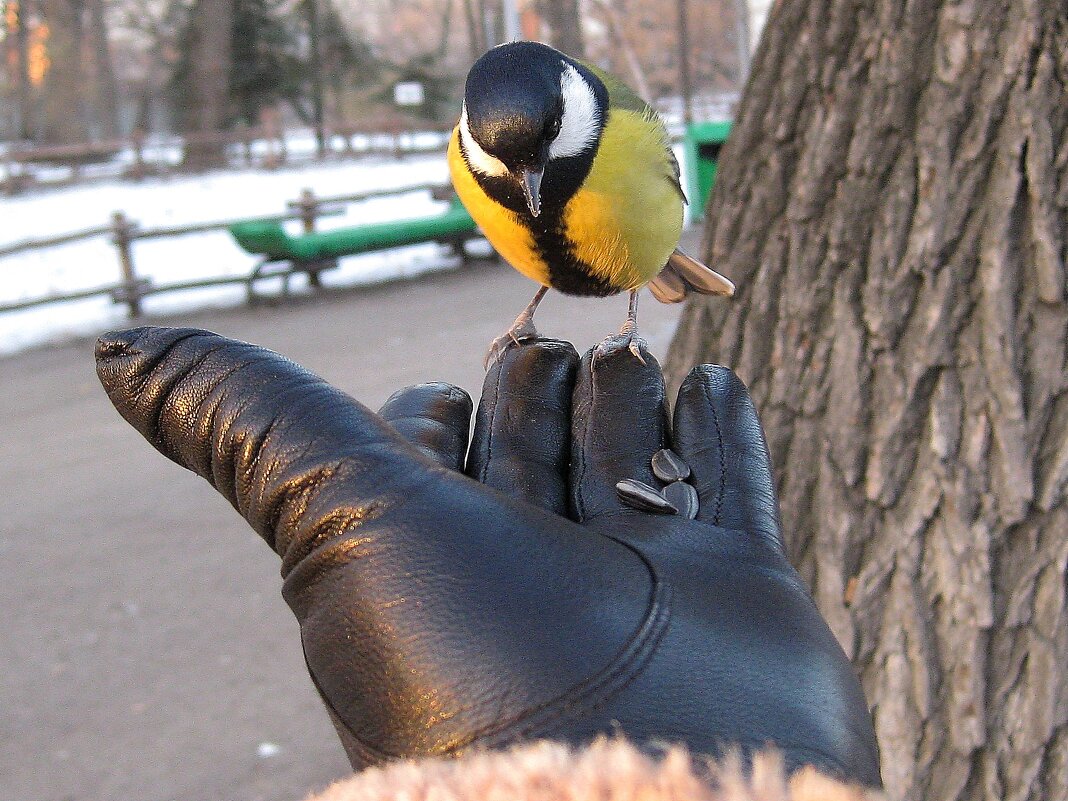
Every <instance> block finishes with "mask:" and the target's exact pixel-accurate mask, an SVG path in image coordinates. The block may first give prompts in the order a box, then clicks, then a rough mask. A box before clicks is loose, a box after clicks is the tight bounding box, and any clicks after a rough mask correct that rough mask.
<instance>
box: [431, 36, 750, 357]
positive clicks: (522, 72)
mask: <svg viewBox="0 0 1068 801" xmlns="http://www.w3.org/2000/svg"><path fill="white" fill-rule="evenodd" d="M447 161H448V165H449V172H450V176H451V178H452V183H453V187H454V188H455V190H456V194H457V195H458V197H459V198H460V201H461V202H462V203H463V204H464V206H465V207H466V208H467V210H468V212H469V213H470V214H471V217H472V218H473V219H474V221H475V222H476V223H477V224H478V226H479V228H480V229H481V231H482V233H483V235H484V236H485V237H486V239H488V240H489V242H490V244H491V245H492V246H493V247H494V249H495V250H496V251H497V252H498V254H499V255H500V256H501V257H502V258H503V259H504V260H505V261H506V262H508V263H509V264H510V265H511V266H512V267H514V268H515V269H516V270H517V271H518V272H520V273H521V274H523V275H525V276H526V277H527V278H530V279H532V280H534V281H536V282H537V283H539V284H541V288H540V289H538V291H537V293H536V294H535V296H534V299H533V300H532V301H531V302H530V304H529V305H528V306H527V307H526V308H525V309H524V310H523V311H522V312H521V313H520V315H519V316H518V317H517V318H516V320H515V322H514V323H513V324H512V326H511V328H509V329H508V331H506V332H505V333H504V334H503V335H502V336H500V337H498V338H497V339H495V340H494V341H493V343H492V344H491V346H490V349H489V353H488V354H487V356H486V366H487V367H488V366H489V365H490V364H491V363H492V362H493V361H496V360H497V359H499V358H500V357H501V355H502V354H503V353H504V351H505V350H506V349H507V348H508V347H510V346H511V345H512V344H513V343H514V344H518V343H519V342H520V341H521V340H523V339H527V338H531V337H536V336H537V335H538V332H537V329H536V327H535V326H534V312H535V310H536V309H537V307H538V304H539V303H540V302H541V300H542V298H544V297H545V294H546V292H547V291H548V289H549V288H552V289H555V290H557V291H559V292H562V293H564V294H567V295H585V296H595V297H605V296H608V295H615V294H618V293H621V292H629V293H630V304H629V308H628V313H627V319H626V322H625V323H624V324H623V326H622V328H620V330H619V334H618V335H616V336H611V337H609V338H608V339H606V340H605V341H604V342H602V343H601V344H600V345H599V346H598V349H597V350H598V352H599V353H601V354H607V353H610V352H614V351H615V350H618V349H621V348H627V349H629V350H630V351H631V352H632V353H633V354H634V355H635V356H637V357H638V358H639V359H640V360H642V361H643V362H644V359H643V358H642V355H641V345H642V341H641V339H640V337H639V336H638V329H637V308H638V307H637V304H638V290H639V289H641V288H642V287H643V286H646V285H648V286H649V289H650V290H651V292H652V294H653V296H654V297H656V299H657V300H659V301H661V302H663V303H679V302H681V301H682V300H684V299H685V298H686V296H687V294H689V293H690V292H698V293H701V294H709V295H724V296H730V295H732V294H734V289H735V288H734V284H733V283H731V281H730V280H729V279H727V278H726V277H724V276H722V275H720V274H719V273H717V272H716V271H715V270H712V269H711V268H709V267H706V266H705V265H704V264H702V263H701V262H699V261H697V260H696V259H694V258H692V257H690V256H688V255H686V254H685V253H683V252H682V251H681V250H679V249H678V243H679V237H680V236H681V234H682V225H683V205H684V204H685V202H686V195H685V193H684V192H683V189H682V184H681V182H680V177H679V165H678V161H677V160H676V159H675V156H674V154H673V153H672V151H671V142H670V137H669V135H668V131H667V128H666V127H665V125H664V122H663V121H662V120H661V118H660V116H659V115H658V114H657V113H656V112H655V111H654V110H653V108H652V107H651V106H650V105H649V104H648V103H647V102H645V101H644V100H642V99H641V98H640V97H639V96H638V95H637V94H636V93H635V92H634V91H633V90H631V89H630V88H629V87H628V86H627V85H626V84H625V83H623V81H621V80H619V79H618V78H616V77H614V76H612V75H611V74H609V73H607V72H605V71H603V70H601V69H599V68H598V67H595V66H593V65H591V64H587V63H584V62H582V61H580V60H578V59H574V58H571V57H570V56H568V55H565V54H564V53H562V52H560V51H559V50H556V49H554V48H552V47H549V46H548V45H545V44H542V43H540V42H534V41H525V40H524V41H513V42H507V43H505V44H501V45H497V46H496V47H494V48H492V49H490V50H489V51H487V52H486V53H484V54H483V55H482V56H481V57H480V58H479V59H478V60H477V61H475V63H474V65H473V66H472V67H471V69H470V71H469V72H468V75H467V80H466V83H465V86H464V97H463V103H462V105H461V109H460V117H459V121H458V123H457V124H456V126H455V128H454V129H453V131H452V134H451V136H450V139H449V145H448V155H447Z"/></svg>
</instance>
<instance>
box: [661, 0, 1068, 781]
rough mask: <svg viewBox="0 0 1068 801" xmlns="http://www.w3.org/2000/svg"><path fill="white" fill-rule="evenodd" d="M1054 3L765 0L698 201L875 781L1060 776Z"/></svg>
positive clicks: (1059, 200) (718, 326) (1066, 48)
mask: <svg viewBox="0 0 1068 801" xmlns="http://www.w3.org/2000/svg"><path fill="white" fill-rule="evenodd" d="M1066 84H1068V7H1066V6H1065V5H1064V4H1063V3H1050V2H1043V0H956V1H955V2H950V0H834V2H826V1H825V0H784V1H783V2H780V3H778V4H777V5H776V7H775V8H774V10H773V11H772V14H771V18H770V20H769V24H768V27H767V29H766V30H765V33H764V36H763V40H762V42H761V45H760V48H759V49H758V52H757V54H756V58H755V61H754V63H753V72H752V76H751V78H750V83H749V85H748V89H747V91H746V94H745V97H744V99H743V101H742V104H741V108H740V110H739V113H738V118H737V121H736V124H735V128H734V131H733V133H732V134H731V138H730V141H729V142H728V143H727V145H726V147H725V149H724V151H723V153H722V159H721V166H720V171H719V175H718V177H717V184H716V189H715V192H714V195H713V197H712V199H711V203H710V206H709V220H708V228H707V236H708V240H707V242H708V244H707V248H706V252H707V255H708V257H709V263H710V264H714V265H715V266H716V268H717V269H719V270H722V271H723V272H725V273H726V274H727V275H729V276H731V278H733V279H734V280H735V281H737V282H738V284H739V287H740V291H739V297H738V299H737V301H736V302H734V303H733V304H723V303H721V302H717V301H700V300H699V301H697V302H695V303H692V304H691V305H690V306H689V307H688V308H687V309H686V312H685V314H684V318H683V321H682V325H681V327H680V330H679V333H678V335H677V337H676V340H675V343H674V347H673V350H672V353H671V355H670V359H669V366H670V369H671V371H672V374H673V376H674V378H675V380H676V381H677V380H678V379H679V377H680V376H681V374H682V373H683V371H684V370H685V368H686V367H688V366H689V365H690V364H692V363H694V362H700V361H708V360H715V361H720V362H723V363H726V364H729V365H732V366H733V367H735V368H736V369H737V370H738V372H739V373H740V374H741V375H742V376H743V378H744V379H746V380H747V381H748V382H749V384H750V385H751V387H752V389H753V394H754V398H755V400H756V403H757V405H758V407H759V408H760V409H761V411H762V417H763V422H764V424H765V426H766V428H767V433H768V436H769V446H770V448H771V451H772V453H773V458H774V461H775V464H776V465H778V467H779V474H778V477H777V479H778V486H779V490H780V493H781V498H782V514H783V518H784V521H785V530H786V532H788V533H789V534H791V535H792V539H791V541H790V549H791V553H792V556H793V558H794V561H795V562H796V563H797V564H799V565H800V567H801V569H802V571H803V572H804V574H805V575H806V577H807V578H808V580H809V581H810V582H811V585H812V587H813V588H814V592H815V596H816V598H817V599H818V602H819V604H820V606H821V608H822V610H823V612H824V614H825V615H826V616H827V617H828V619H829V620H830V621H831V623H832V625H833V627H834V630H835V632H836V633H837V635H838V637H839V638H840V640H841V641H842V643H843V645H844V646H845V648H846V649H847V651H848V652H849V653H850V654H851V655H852V657H853V659H854V661H855V664H856V666H857V668H858V670H859V671H860V672H861V674H862V677H863V681H864V685H865V688H866V690H867V693H868V698H869V701H870V702H871V703H872V704H873V706H874V716H875V721H876V728H877V731H878V735H879V741H880V745H881V747H882V751H883V759H884V777H885V780H886V782H887V785H888V789H889V792H890V795H891V797H892V798H902V799H904V798H907V799H917V800H918V799H921V798H922V799H939V801H954V799H989V801H994V799H998V801H1001V799H1014V800H1019V801H1024V800H1026V799H1034V800H1035V801H1038V799H1057V798H1064V793H1065V788H1068V610H1066V606H1068V602H1066V563H1068V352H1066V348H1068V305H1066V299H1065V291H1066V285H1065V284H1066V279H1065V276H1066V268H1065V262H1066V256H1068V253H1066V248H1068V103H1066V102H1065V98H1066V96H1068V93H1066V88H1068V87H1066Z"/></svg>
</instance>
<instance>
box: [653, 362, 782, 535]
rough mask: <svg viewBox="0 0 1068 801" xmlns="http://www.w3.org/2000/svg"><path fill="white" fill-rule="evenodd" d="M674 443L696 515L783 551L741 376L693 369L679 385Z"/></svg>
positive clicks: (759, 434) (766, 461) (766, 462)
mask: <svg viewBox="0 0 1068 801" xmlns="http://www.w3.org/2000/svg"><path fill="white" fill-rule="evenodd" d="M674 441H675V451H676V452H677V453H678V454H679V456H681V457H682V459H683V461H685V462H686V463H687V464H688V465H689V466H690V470H691V471H692V477H691V478H690V481H691V482H692V483H693V485H694V486H695V487H696V488H697V496H698V498H699V500H700V511H699V512H698V515H697V519H698V520H704V521H707V522H709V523H712V524H713V525H717V526H722V527H723V528H731V529H741V530H744V531H748V532H750V533H754V534H759V535H761V536H762V537H764V538H765V539H766V540H767V541H768V542H770V543H772V544H773V545H774V546H775V547H776V548H778V549H779V550H780V551H781V550H782V538H781V535H780V532H779V510H778V502H777V501H776V498H775V482H774V479H773V478H772V472H771V459H770V457H769V456H768V447H767V444H766V443H765V442H764V432H763V430H762V429H761V427H760V420H759V419H758V418H757V413H756V408H755V407H754V406H753V400H752V398H750V397H749V390H748V389H746V387H745V384H743V383H742V381H741V379H739V378H738V376H736V375H735V374H734V373H733V372H732V371H731V370H729V369H727V368H726V367H719V366H717V365H711V364H703V365H700V366H698V367H695V368H694V369H693V370H692V371H691V372H690V374H689V375H688V376H687V377H686V380H685V381H684V382H683V384H682V387H681V388H680V389H679V399H678V402H677V403H676V404H675V419H674Z"/></svg>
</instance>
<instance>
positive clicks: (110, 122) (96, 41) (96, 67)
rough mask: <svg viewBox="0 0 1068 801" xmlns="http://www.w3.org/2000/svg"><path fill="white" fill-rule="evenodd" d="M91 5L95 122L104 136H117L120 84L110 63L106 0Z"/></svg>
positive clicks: (90, 30)
mask: <svg viewBox="0 0 1068 801" xmlns="http://www.w3.org/2000/svg"><path fill="white" fill-rule="evenodd" d="M88 6H89V41H90V51H91V53H92V58H93V74H94V76H95V78H96V92H95V101H96V102H95V104H94V105H95V106H96V109H95V110H96V115H95V116H96V124H97V128H98V134H99V136H100V137H101V138H103V139H114V138H115V137H116V136H118V134H119V85H118V82H117V81H116V80H115V70H114V68H113V67H112V63H111V48H110V46H109V42H108V23H107V17H106V9H105V8H104V0H91V1H90V2H89V4H88Z"/></svg>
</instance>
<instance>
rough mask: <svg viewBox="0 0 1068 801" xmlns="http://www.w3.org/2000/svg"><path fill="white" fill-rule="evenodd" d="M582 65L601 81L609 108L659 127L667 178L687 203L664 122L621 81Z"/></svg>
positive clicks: (608, 73) (596, 68)
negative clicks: (662, 140) (631, 113)
mask: <svg viewBox="0 0 1068 801" xmlns="http://www.w3.org/2000/svg"><path fill="white" fill-rule="evenodd" d="M582 65H583V66H584V67H586V68H587V69H588V70H589V71H590V72H592V73H593V74H594V75H596V76H597V77H598V78H600V79H601V82H602V83H603V84H604V86H605V88H606V89H607V90H608V105H609V106H610V107H611V108H615V109H620V110H622V111H632V112H634V113H636V114H641V115H642V116H643V117H645V118H646V119H649V120H652V121H654V122H655V123H656V125H657V126H659V128H660V131H661V134H662V135H663V138H664V150H665V152H666V154H667V161H668V169H669V170H670V174H669V175H668V176H667V178H668V180H670V181H671V183H672V184H674V186H675V189H676V190H677V191H678V193H679V196H680V197H681V198H682V202H683V203H688V202H689V201H687V200H686V193H685V192H684V191H683V189H682V177H681V171H680V170H679V162H678V159H676V158H675V154H674V152H672V150H671V137H670V136H669V135H668V132H667V128H666V127H665V125H664V121H663V120H662V119H660V115H659V114H657V113H656V109H654V108H653V107H652V106H650V105H649V104H648V103H647V102H645V101H644V100H642V98H641V97H640V96H639V95H638V93H637V92H635V91H634V90H633V89H631V88H630V87H629V86H627V85H626V84H625V83H623V81H621V80H619V78H617V77H616V76H615V75H613V74H612V73H610V72H605V71H604V70H602V69H601V68H600V67H597V66H594V65H593V64H590V63H588V62H585V61H583V62H582Z"/></svg>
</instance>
